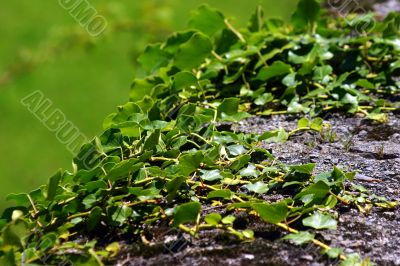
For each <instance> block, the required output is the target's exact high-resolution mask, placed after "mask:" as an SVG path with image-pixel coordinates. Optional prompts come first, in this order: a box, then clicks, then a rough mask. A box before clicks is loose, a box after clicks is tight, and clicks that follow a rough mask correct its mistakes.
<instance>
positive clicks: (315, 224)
mask: <svg viewBox="0 0 400 266" xmlns="http://www.w3.org/2000/svg"><path fill="white" fill-rule="evenodd" d="M303 225H304V226H308V227H312V228H315V229H332V230H336V227H337V221H336V220H335V219H334V218H333V217H332V216H330V215H327V214H322V213H320V212H314V214H313V215H311V216H309V217H307V218H304V219H303Z"/></svg>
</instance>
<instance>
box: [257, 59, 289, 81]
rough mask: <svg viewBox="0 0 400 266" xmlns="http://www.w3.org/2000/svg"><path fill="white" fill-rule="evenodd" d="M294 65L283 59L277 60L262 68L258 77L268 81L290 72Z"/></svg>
mask: <svg viewBox="0 0 400 266" xmlns="http://www.w3.org/2000/svg"><path fill="white" fill-rule="evenodd" d="M291 69H292V67H291V66H290V65H288V64H285V63H283V62H282V61H275V62H274V63H273V64H272V65H270V66H265V67H263V68H261V70H260V72H259V73H258V74H257V76H256V79H257V80H262V81H267V80H269V79H271V78H274V77H279V76H283V75H285V74H288V73H290V71H291Z"/></svg>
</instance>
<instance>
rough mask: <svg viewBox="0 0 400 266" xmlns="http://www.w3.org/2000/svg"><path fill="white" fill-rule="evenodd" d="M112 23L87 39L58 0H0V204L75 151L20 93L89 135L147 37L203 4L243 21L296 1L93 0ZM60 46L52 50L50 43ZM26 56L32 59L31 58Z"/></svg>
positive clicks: (131, 71) (66, 163)
mask: <svg viewBox="0 0 400 266" xmlns="http://www.w3.org/2000/svg"><path fill="white" fill-rule="evenodd" d="M89 2H90V3H91V4H93V5H94V6H95V7H96V8H97V10H98V11H99V12H100V13H101V14H102V15H104V16H105V17H106V18H107V20H108V22H109V23H111V25H112V26H115V25H117V26H118V27H117V29H114V30H113V29H110V28H115V27H109V28H108V29H107V31H106V33H105V35H104V36H102V37H100V38H98V39H95V40H93V39H90V38H89V36H88V35H87V34H86V32H85V31H84V30H83V29H82V28H81V27H80V26H79V24H78V23H77V22H76V21H75V20H74V19H73V18H72V17H71V16H70V14H69V13H68V12H67V11H66V10H64V9H63V8H62V7H61V6H60V5H59V4H58V1H54V0H42V1H40V2H37V1H3V3H1V4H0V33H1V41H0V58H1V60H0V77H1V76H2V75H3V74H4V73H5V72H6V71H8V70H10V69H11V70H13V71H14V72H15V70H17V71H16V72H15V73H16V74H15V75H12V76H11V78H10V80H8V81H7V82H4V83H3V84H2V83H1V79H0V115H1V118H0V119H1V120H0V129H1V130H0V139H1V143H0V147H1V149H0V181H1V186H0V209H3V208H4V207H5V206H7V203H6V202H5V200H4V198H5V196H6V195H7V194H8V193H11V192H15V193H18V192H26V191H29V190H31V189H34V188H36V187H37V186H39V185H40V184H42V183H44V182H45V180H47V178H48V176H50V175H51V174H52V173H53V172H54V171H55V170H56V169H58V168H60V167H62V168H70V165H71V159H72V155H71V154H70V153H69V152H68V151H67V149H66V148H65V147H64V146H63V145H62V144H61V143H59V142H58V141H57V139H56V137H55V136H54V135H53V134H52V133H51V132H49V131H48V130H47V129H46V128H45V127H44V126H43V125H42V124H41V123H40V121H38V120H37V119H36V118H35V117H34V116H33V115H32V114H30V113H29V111H28V110H27V109H25V108H24V107H23V106H22V105H21V104H20V100H21V99H22V98H23V97H24V96H26V95H28V94H29V93H31V92H33V91H35V90H41V91H42V92H43V93H44V94H45V96H46V97H47V98H49V99H51V100H52V101H53V104H54V108H59V109H61V110H62V111H63V112H64V113H65V115H66V117H67V119H68V120H70V121H72V122H73V123H74V124H75V125H76V126H77V127H78V128H79V129H80V130H81V131H82V132H83V133H84V134H85V135H86V136H88V137H92V136H94V135H95V134H98V133H99V132H100V130H101V124H102V120H103V119H104V118H105V117H106V115H108V114H109V113H111V112H113V111H114V110H115V106H116V105H119V104H122V103H125V102H126V100H127V99H128V95H129V87H130V84H129V82H128V81H129V80H132V79H133V77H134V76H135V74H136V73H135V72H136V71H135V68H136V66H135V62H136V58H137V55H138V54H139V53H140V52H141V51H142V50H143V49H144V48H145V45H146V44H148V43H149V42H156V41H161V40H164V39H165V37H166V36H167V35H168V34H169V33H170V32H173V31H176V30H179V29H183V28H185V27H186V25H187V19H188V14H189V12H190V10H192V9H194V8H195V7H197V6H198V5H200V4H202V3H204V2H205V3H208V4H210V5H212V6H213V7H217V8H219V9H220V10H221V11H223V12H224V13H225V14H226V15H228V16H234V17H236V18H237V19H238V20H237V21H236V22H235V24H236V25H241V24H243V23H244V22H245V21H247V20H248V17H247V14H251V13H252V11H253V10H254V9H255V7H256V5H257V4H258V3H260V4H262V5H263V6H264V9H265V11H266V15H267V16H269V17H283V18H285V19H287V18H289V17H290V14H291V13H292V12H293V10H294V7H295V6H296V4H297V1H295V0H281V1H279V2H276V1H274V0H264V1H258V0H248V1H241V0H231V1H222V0H214V1H196V0H185V1H178V0H164V1H160V0H148V1H133V0H131V1H128V0H121V1H109V0H90V1H89ZM54 47H56V48H58V49H57V50H54V49H51V48H54ZM30 58H34V60H33V61H32V60H31V59H30Z"/></svg>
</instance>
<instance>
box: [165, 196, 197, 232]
mask: <svg viewBox="0 0 400 266" xmlns="http://www.w3.org/2000/svg"><path fill="white" fill-rule="evenodd" d="M200 209H201V204H200V203H199V202H194V201H193V202H188V203H184V204H182V205H179V206H178V207H177V208H176V212H175V215H174V221H173V223H172V225H173V226H174V227H177V226H179V225H180V224H184V223H188V222H193V221H196V220H197V217H198V216H199V214H200Z"/></svg>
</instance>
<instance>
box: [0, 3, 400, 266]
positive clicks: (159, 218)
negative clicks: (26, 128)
mask: <svg viewBox="0 0 400 266" xmlns="http://www.w3.org/2000/svg"><path fill="white" fill-rule="evenodd" d="M320 12H321V11H320V7H319V4H318V1H316V0H307V1H306V0H304V1H303V0H302V1H300V2H299V6H298V9H297V11H296V12H295V13H294V15H293V17H292V22H291V23H290V24H285V23H284V22H282V21H279V20H276V19H274V20H271V19H270V20H266V19H265V18H264V17H263V11H262V10H261V9H260V8H257V10H256V13H255V14H254V15H253V16H252V18H251V21H250V23H249V27H248V28H244V29H236V28H235V27H234V26H233V25H232V24H231V23H230V21H229V19H227V18H225V17H224V16H223V15H222V14H221V13H220V12H219V11H217V10H215V9H212V8H210V7H207V6H202V7H200V8H199V9H198V10H197V11H195V12H194V13H193V17H192V19H191V20H190V27H191V29H189V30H187V31H182V32H177V33H175V34H173V35H172V36H171V37H169V38H168V39H167V40H166V42H165V43H161V44H153V45H150V46H149V47H148V48H146V49H145V51H144V53H143V55H142V56H141V57H140V58H139V62H140V63H141V64H142V67H143V70H144V71H145V72H146V73H147V74H148V76H145V77H141V78H138V79H136V80H135V81H134V83H133V84H132V90H133V91H135V90H137V89H138V90H140V91H143V90H147V91H148V92H149V95H147V96H145V97H144V98H143V99H139V100H137V99H131V100H132V101H131V102H129V103H127V104H125V105H123V106H120V107H118V109H117V111H116V112H115V113H113V114H111V115H109V116H108V117H107V118H106V119H105V121H104V123H103V125H104V132H103V133H102V134H101V135H100V136H98V137H96V138H95V139H94V140H93V141H91V142H90V143H87V144H85V145H84V146H83V147H82V148H81V151H80V153H79V154H78V156H77V157H76V158H75V159H74V170H73V171H72V172H70V171H62V170H60V171H58V172H57V173H56V174H55V175H54V176H53V177H51V178H50V180H49V183H48V184H47V185H43V186H41V187H40V188H38V189H37V190H34V191H32V192H30V193H25V194H13V195H10V196H9V197H8V199H10V200H14V201H15V206H14V207H11V208H9V209H7V210H6V211H5V212H4V213H3V215H2V217H1V220H0V229H1V234H0V257H1V258H0V259H1V262H2V265H3V264H4V265H16V264H32V263H36V264H40V263H42V264H57V263H61V262H62V261H65V258H67V259H68V260H70V261H71V262H75V263H82V264H85V265H102V263H103V262H102V261H105V262H106V261H107V259H109V258H110V257H111V256H114V255H115V254H117V253H118V249H119V245H117V244H115V243H109V245H108V246H107V247H106V248H102V247H101V246H100V245H97V243H96V241H91V242H88V243H86V244H80V243H79V241H77V239H78V238H79V237H80V236H82V235H85V234H88V235H95V234H101V235H104V230H109V231H110V232H111V231H113V232H118V233H121V234H127V235H130V236H131V237H132V238H133V240H134V241H137V242H140V241H142V242H143V243H144V244H146V243H148V240H147V239H146V234H145V232H146V231H145V229H146V228H148V227H157V226H158V225H160V224H165V225H168V226H170V227H174V228H177V229H178V230H181V231H182V232H184V233H188V234H190V235H192V236H194V237H198V236H199V233H200V232H201V231H203V230H216V231H221V232H227V233H230V234H232V235H233V236H235V237H237V238H238V239H239V240H246V241H248V240H251V239H253V238H254V233H253V231H252V230H251V228H245V229H237V228H236V227H235V219H236V216H235V212H245V214H246V215H247V216H249V217H252V218H254V219H256V220H258V221H259V222H265V223H271V224H274V225H275V226H278V227H280V228H282V229H283V230H285V231H286V232H287V233H288V234H287V235H286V236H285V237H284V239H286V240H289V241H291V242H293V243H295V244H299V245H301V244H304V243H307V242H310V243H313V244H314V245H316V246H318V247H319V248H321V250H322V251H323V252H324V253H326V254H327V256H329V257H333V258H340V259H341V260H342V261H343V265H350V264H349V263H353V264H351V265H358V264H357V263H359V261H360V258H359V257H358V256H357V255H354V254H349V255H346V254H344V253H343V251H341V250H339V249H335V248H332V247H330V246H328V245H326V244H325V243H323V242H321V241H320V240H318V239H316V238H315V234H314V233H311V232H309V231H300V229H302V228H304V226H305V227H308V228H310V230H311V228H313V229H317V230H323V229H331V230H333V229H335V228H336V226H337V220H336V218H335V217H336V213H337V208H336V207H337V206H340V205H347V206H351V207H355V208H357V209H358V210H360V211H362V212H365V213H368V211H369V210H370V209H371V208H372V207H373V206H377V207H380V208H387V209H390V208H393V207H395V206H396V203H394V202H389V201H387V200H386V199H384V198H382V197H378V196H375V195H370V194H369V192H368V191H367V190H366V189H365V188H363V187H360V186H356V185H353V186H350V188H349V186H347V185H346V184H348V183H349V182H350V183H351V181H352V178H353V177H354V173H345V172H343V171H342V170H340V169H338V168H336V167H335V168H334V169H333V170H331V171H328V172H326V173H321V174H319V175H316V176H315V175H314V167H315V164H305V165H284V164H282V163H280V162H279V161H277V160H276V158H274V157H273V156H272V155H271V153H270V152H269V151H267V150H265V149H264V148H262V145H261V143H262V142H284V141H287V140H288V139H290V137H291V136H293V135H294V134H296V133H298V132H301V131H309V130H311V131H315V132H319V133H320V134H321V135H322V134H323V131H324V129H325V127H326V126H327V125H325V124H324V122H323V120H322V119H321V118H318V117H317V116H318V115H320V114H323V113H324V112H328V111H329V112H332V111H345V112H348V113H349V114H350V115H351V114H355V113H360V114H363V115H365V116H366V117H368V118H370V119H376V120H379V121H382V120H384V119H385V113H384V112H385V111H388V110H392V109H396V108H397V107H398V103H392V102H390V101H389V100H385V99H389V98H390V96H393V95H395V94H398V93H399V88H400V86H399V85H400V84H399V83H398V81H397V80H396V79H395V77H397V76H398V75H399V72H398V69H399V58H398V57H399V48H398V47H397V46H396V45H395V43H396V42H394V41H393V39H392V38H393V37H395V38H398V33H396V32H394V31H393V30H392V28H393V27H394V24H396V23H397V22H398V19H399V17H398V14H390V15H389V16H388V18H387V19H386V20H385V21H383V22H381V23H379V25H377V28H378V29H382V28H384V29H385V31H384V33H379V31H376V32H371V34H370V35H368V36H361V35H358V36H354V37H350V33H352V30H353V29H352V28H351V27H350V26H347V25H346V24H345V21H342V20H339V21H333V20H329V19H321V18H319V14H320ZM132 95H134V93H132ZM286 113H301V114H308V117H309V118H302V119H300V120H299V122H298V127H297V128H296V129H295V130H293V131H290V132H287V131H285V130H284V129H278V130H275V131H270V132H264V133H263V134H261V135H256V134H243V133H237V132H228V131H224V130H223V129H222V128H221V127H220V125H221V124H222V123H227V122H229V123H235V122H238V121H240V120H242V119H244V118H247V117H250V116H253V115H273V114H286ZM260 154H261V155H262V156H261V157H260ZM257 158H258V159H257ZM354 192H357V193H354ZM269 194H281V195H282V196H283V197H284V199H282V200H280V201H277V202H269V201H267V200H265V196H266V195H269ZM209 206H218V207H221V209H222V210H223V211H221V212H211V213H210V212H208V211H207V210H206V207H209ZM299 219H300V221H302V224H303V226H299V224H298V223H296V221H298V220H299ZM77 251H78V253H79V254H80V255H79V256H77V255H76V254H77ZM44 257H46V261H43V258H44ZM360 265H361V264H360Z"/></svg>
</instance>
